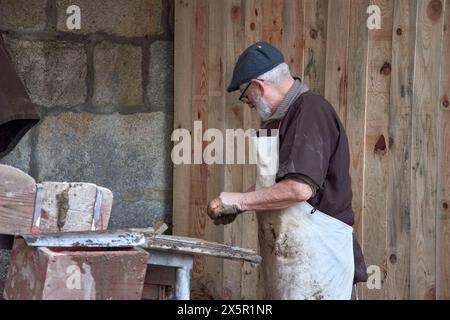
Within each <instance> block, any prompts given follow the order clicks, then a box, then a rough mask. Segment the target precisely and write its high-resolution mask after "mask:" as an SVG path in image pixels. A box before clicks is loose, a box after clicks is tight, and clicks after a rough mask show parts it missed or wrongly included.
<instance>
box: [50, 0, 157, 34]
mask: <svg viewBox="0 0 450 320" xmlns="http://www.w3.org/2000/svg"><path fill="white" fill-rule="evenodd" d="M164 1H165V0H164ZM72 4H76V5H78V6H79V7H80V10H81V29H80V30H69V29H68V28H67V26H66V21H67V18H68V17H69V14H67V13H66V10H67V7H69V6H70V5H72ZM57 8H58V25H57V28H58V30H60V31H67V32H75V33H82V34H87V33H93V32H105V33H108V34H115V35H118V36H126V37H143V36H145V35H150V34H159V33H161V32H162V28H161V9H162V6H161V0H132V1H130V0H114V1H111V0H95V1H92V0H77V1H75V2H74V1H73V0H60V1H57Z"/></svg>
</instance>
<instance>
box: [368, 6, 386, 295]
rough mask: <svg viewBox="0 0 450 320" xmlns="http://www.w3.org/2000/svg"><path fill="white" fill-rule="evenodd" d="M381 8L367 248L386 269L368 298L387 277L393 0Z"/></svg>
mask: <svg viewBox="0 0 450 320" xmlns="http://www.w3.org/2000/svg"><path fill="white" fill-rule="evenodd" d="M370 4H373V5H377V6H378V7H379V8H380V9H381V13H382V14H381V25H382V28H381V29H380V30H371V31H369V38H368V39H369V41H368V58H367V65H368V68H367V93H366V94H367V97H366V100H367V106H368V107H367V110H366V119H365V121H366V130H365V139H366V142H365V145H364V153H365V154H364V184H365V187H364V211H363V214H364V216H363V226H362V227H363V229H362V232H363V237H364V243H363V251H364V252H370V255H369V256H368V257H367V259H366V263H367V264H368V265H377V266H380V267H381V269H382V277H383V278H382V287H381V288H380V289H372V290H367V291H366V292H365V297H366V298H367V299H384V298H385V285H384V282H385V279H386V231H387V226H386V188H387V185H388V179H389V176H388V170H387V169H388V163H389V162H388V159H389V157H390V150H389V146H388V140H389V133H388V123H389V119H388V109H389V103H390V101H389V99H390V87H391V69H392V67H391V61H392V18H393V17H392V11H393V7H392V6H393V2H392V1H391V0H372V1H370Z"/></svg>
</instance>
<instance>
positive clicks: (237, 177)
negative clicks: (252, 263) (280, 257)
mask: <svg viewBox="0 0 450 320" xmlns="http://www.w3.org/2000/svg"><path fill="white" fill-rule="evenodd" d="M243 10H244V8H243V6H242V1H241V0H232V1H231V0H230V1H225V4H224V14H225V28H226V29H225V30H226V31H225V34H226V39H227V40H226V44H227V45H226V67H225V78H226V79H227V82H229V81H231V78H232V73H233V69H234V65H235V63H236V61H237V59H238V58H239V55H240V54H241V53H242V51H243V50H244V49H245V47H244V19H245V14H244V11H243ZM238 97H239V91H237V92H234V93H232V94H227V95H226V98H225V108H226V109H227V110H226V114H225V128H226V129H242V128H243V108H245V107H246V106H245V105H243V104H242V103H241V102H240V101H239V100H238ZM229 138H230V137H229V136H227V138H226V140H227V141H226V143H227V152H228V150H231V151H232V152H233V153H234V164H225V166H224V170H225V172H224V190H223V191H228V192H242V191H243V165H242V164H237V156H238V154H237V143H236V141H237V140H234V141H235V142H234V147H231V148H228V143H229V141H230V140H231V139H229ZM231 158H233V157H231ZM243 219H244V218H243V216H242V215H240V216H238V217H237V218H236V220H235V221H234V222H233V223H232V224H228V225H226V226H225V227H224V243H225V244H228V245H233V246H241V245H242V233H243V230H245V226H244V225H243V223H244V221H243ZM241 269H242V263H241V262H237V261H224V273H223V284H224V285H223V292H222V293H223V297H224V298H225V299H240V297H241Z"/></svg>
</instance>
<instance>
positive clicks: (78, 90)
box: [6, 38, 87, 107]
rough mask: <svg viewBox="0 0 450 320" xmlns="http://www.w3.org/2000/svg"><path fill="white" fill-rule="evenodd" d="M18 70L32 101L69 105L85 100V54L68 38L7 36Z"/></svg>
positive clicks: (62, 105) (51, 104)
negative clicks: (14, 37) (65, 39)
mask: <svg viewBox="0 0 450 320" xmlns="http://www.w3.org/2000/svg"><path fill="white" fill-rule="evenodd" d="M6 45H7V47H8V50H9V51H10V54H11V56H12V60H13V62H14V65H15V68H16V71H17V73H18V74H19V76H20V78H21V79H22V82H23V83H24V85H25V87H26V88H27V90H28V93H29V95H30V98H31V100H32V102H33V103H35V104H38V105H42V106H45V107H55V106H61V107H70V106H76V105H80V104H84V103H85V101H86V91H87V89H86V72H87V71H86V70H87V67H86V61H87V58H86V53H85V50H84V47H83V45H82V44H78V43H71V42H66V41H45V42H44V41H29V40H17V39H12V38H7V39H6Z"/></svg>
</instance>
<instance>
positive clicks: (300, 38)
mask: <svg viewBox="0 0 450 320" xmlns="http://www.w3.org/2000/svg"><path fill="white" fill-rule="evenodd" d="M304 28H305V2H304V0H285V1H284V3H283V11H282V28H281V46H279V48H280V50H282V52H283V54H284V59H285V60H286V62H287V63H288V65H289V68H290V69H291V73H292V74H293V75H300V76H301V77H303V73H304V69H305V68H304V57H303V56H304V52H305V50H304V46H305V29H304ZM277 33H278V31H277V30H274V34H275V35H277Z"/></svg>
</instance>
